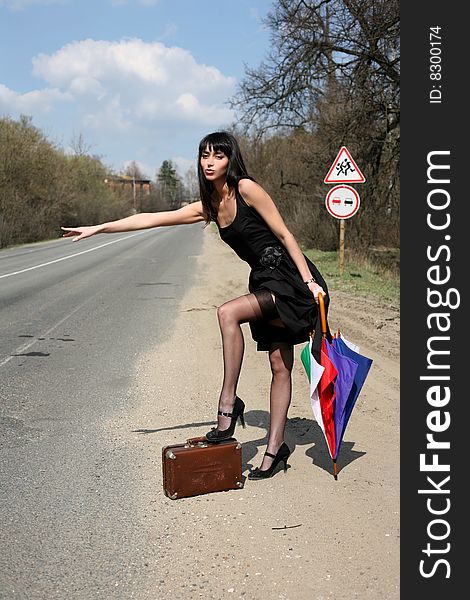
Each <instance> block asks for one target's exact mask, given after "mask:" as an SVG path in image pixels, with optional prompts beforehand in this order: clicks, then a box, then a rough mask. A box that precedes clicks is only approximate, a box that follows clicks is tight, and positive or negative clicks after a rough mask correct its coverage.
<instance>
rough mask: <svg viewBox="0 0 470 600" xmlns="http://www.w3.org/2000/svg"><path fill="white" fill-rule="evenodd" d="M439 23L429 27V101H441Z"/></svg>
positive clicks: (432, 102) (439, 102) (436, 102)
mask: <svg viewBox="0 0 470 600" xmlns="http://www.w3.org/2000/svg"><path fill="white" fill-rule="evenodd" d="M441 29H442V27H441V26H440V25H436V26H435V27H430V28H429V79H430V81H431V86H432V87H431V90H430V91H429V103H430V104H441V102H442V37H441Z"/></svg>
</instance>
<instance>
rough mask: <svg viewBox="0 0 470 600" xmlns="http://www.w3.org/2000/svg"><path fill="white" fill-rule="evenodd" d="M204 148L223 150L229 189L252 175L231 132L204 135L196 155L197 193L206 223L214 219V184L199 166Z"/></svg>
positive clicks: (216, 150)
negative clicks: (249, 173)
mask: <svg viewBox="0 0 470 600" xmlns="http://www.w3.org/2000/svg"><path fill="white" fill-rule="evenodd" d="M205 150H213V151H214V152H223V153H224V154H225V156H226V157H227V158H228V167H227V175H226V182H227V185H228V187H229V188H230V189H231V188H235V189H237V187H238V182H239V181H240V179H244V178H247V179H253V177H250V176H249V175H248V173H247V170H246V167H245V163H244V162H243V157H242V154H241V152H240V147H239V145H238V142H237V140H236V139H235V138H234V137H233V135H232V134H231V133H228V132H227V131H216V132H214V133H209V135H206V137H205V138H203V139H202V140H201V142H200V144H199V153H198V157H197V174H198V178H199V194H200V196H201V201H202V207H203V210H204V216H205V219H206V223H210V222H211V221H214V220H215V217H216V213H215V212H214V209H213V207H212V201H211V200H212V193H213V191H214V185H213V184H212V182H210V181H207V179H206V177H205V175H204V172H203V170H202V167H201V156H202V153H203V152H204V151H205Z"/></svg>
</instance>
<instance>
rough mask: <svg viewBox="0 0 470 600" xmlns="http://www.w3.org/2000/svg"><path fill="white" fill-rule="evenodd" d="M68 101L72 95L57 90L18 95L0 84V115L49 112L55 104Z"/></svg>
mask: <svg viewBox="0 0 470 600" xmlns="http://www.w3.org/2000/svg"><path fill="white" fill-rule="evenodd" d="M70 100H72V95H71V94H70V93H69V92H61V91H60V90H58V89H51V88H46V89H44V90H33V91H32V92H26V93H25V94H18V93H17V92H14V91H13V90H10V89H9V88H7V87H6V85H3V84H2V83H0V113H8V112H16V113H23V114H31V113H34V112H42V113H44V112H50V111H51V110H52V109H53V107H54V106H55V104H56V103H57V102H63V101H70Z"/></svg>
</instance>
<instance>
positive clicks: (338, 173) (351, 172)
mask: <svg viewBox="0 0 470 600" xmlns="http://www.w3.org/2000/svg"><path fill="white" fill-rule="evenodd" d="M365 180H366V178H365V177H364V175H363V174H362V172H361V170H360V169H359V167H358V166H357V165H356V163H355V162H354V159H353V157H352V156H351V154H350V153H349V150H348V149H347V148H346V146H343V147H342V148H341V150H340V151H339V152H338V156H337V157H336V158H335V160H334V162H333V164H332V165H331V168H330V170H329V171H328V175H327V176H326V177H325V179H324V180H323V181H324V183H364V181H365Z"/></svg>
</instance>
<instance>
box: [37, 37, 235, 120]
mask: <svg viewBox="0 0 470 600" xmlns="http://www.w3.org/2000/svg"><path fill="white" fill-rule="evenodd" d="M33 66H34V74H35V75H36V76H38V77H41V78H42V79H44V80H45V81H46V82H47V83H48V85H49V86H50V87H52V88H54V89H56V90H57V89H58V90H61V93H62V94H70V95H73V96H74V98H75V99H76V100H77V102H79V104H80V108H81V110H82V113H83V114H84V115H86V117H85V118H86V123H87V124H88V125H89V126H92V127H94V128H105V129H106V128H109V127H110V126H113V127H118V128H120V129H123V128H130V127H132V126H142V127H149V126H151V125H152V124H157V123H165V124H168V123H181V122H186V123H187V122H191V123H192V124H204V125H213V126H219V125H221V124H226V123H228V122H230V121H231V120H232V116H233V115H232V112H231V111H230V110H229V109H228V108H227V107H226V106H224V102H225V101H226V99H227V98H228V97H229V96H230V95H231V94H232V93H233V91H234V86H235V80H234V78H232V77H227V76H225V75H223V74H222V73H221V72H220V71H219V70H218V69H216V68H215V67H211V66H207V65H203V64H198V63H197V62H196V60H195V59H194V57H193V56H192V54H191V53H190V52H189V51H187V50H184V49H182V48H178V47H167V46H165V45H164V44H162V43H160V42H152V43H146V42H143V41H142V40H140V39H125V40H121V41H117V42H109V41H95V40H90V39H89V40H83V41H80V42H73V43H70V44H67V45H66V46H64V47H63V48H61V49H60V50H59V51H57V52H56V53H55V54H53V55H46V54H41V55H39V56H37V57H36V58H35V59H33Z"/></svg>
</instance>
